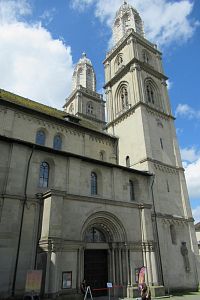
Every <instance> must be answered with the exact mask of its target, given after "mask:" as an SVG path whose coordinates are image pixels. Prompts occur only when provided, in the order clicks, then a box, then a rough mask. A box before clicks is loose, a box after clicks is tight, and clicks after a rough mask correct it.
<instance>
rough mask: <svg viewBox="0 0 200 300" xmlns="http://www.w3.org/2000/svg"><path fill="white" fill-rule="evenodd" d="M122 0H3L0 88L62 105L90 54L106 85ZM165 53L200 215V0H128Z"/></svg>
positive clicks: (199, 215)
mask: <svg viewBox="0 0 200 300" xmlns="http://www.w3.org/2000/svg"><path fill="white" fill-rule="evenodd" d="M122 2H123V1H121V0H74V1H71V0H42V1H41V0H0V40H1V43H0V66H1V76H0V88H2V89H5V90H9V91H12V92H14V93H16V94H19V95H22V96H25V97H28V98H30V99H33V100H36V101H39V102H41V103H44V104H47V105H50V106H54V107H57V108H62V105H63V104H64V102H65V98H66V97H67V96H68V95H69V93H70V91H71V76H72V72H73V67H74V64H75V63H76V62H77V61H78V60H79V58H80V56H81V53H82V52H86V54H87V56H88V57H89V58H90V59H91V61H92V63H93V66H94V68H95V71H96V75H97V91H99V92H100V91H102V86H103V84H104V70H103V65H102V61H103V60H104V58H105V54H106V51H107V50H108V49H109V47H110V46H109V45H111V35H112V32H111V25H112V20H113V18H114V15H115V12H116V10H117V9H118V8H119V6H120V4H122ZM128 2H129V3H130V4H132V5H134V7H135V8H136V9H137V10H138V12H139V13H140V15H141V17H142V19H143V20H144V27H145V31H146V37H147V38H148V39H150V40H151V41H152V42H154V43H157V44H158V46H159V49H160V50H161V51H162V52H163V64H164V70H165V74H166V75H167V76H168V77H169V95H170V100H171V105H172V110H173V114H174V115H175V116H176V122H175V125H176V128H177V136H178V139H179V143H180V148H181V154H182V160H183V164H184V167H185V170H186V173H185V174H186V179H187V183H188V190H189V195H190V201H191V205H192V208H193V214H194V217H195V220H196V221H200V134H199V131H200V99H199V97H200V93H199V86H200V75H199V70H200V59H199V53H200V2H199V1H198V0H196V1H190V0H179V1H178V0H177V1H168V0H129V1H128Z"/></svg>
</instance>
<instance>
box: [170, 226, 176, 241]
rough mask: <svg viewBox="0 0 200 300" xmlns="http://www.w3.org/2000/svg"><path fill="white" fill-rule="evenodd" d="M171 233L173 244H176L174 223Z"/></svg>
mask: <svg viewBox="0 0 200 300" xmlns="http://www.w3.org/2000/svg"><path fill="white" fill-rule="evenodd" d="M169 229H170V235H171V240H172V244H173V245H176V230H175V226H174V225H170V228H169Z"/></svg>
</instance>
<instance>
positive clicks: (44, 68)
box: [0, 0, 73, 108]
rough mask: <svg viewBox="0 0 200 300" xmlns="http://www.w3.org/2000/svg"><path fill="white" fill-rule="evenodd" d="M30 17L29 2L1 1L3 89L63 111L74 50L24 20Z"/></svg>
mask: <svg viewBox="0 0 200 300" xmlns="http://www.w3.org/2000/svg"><path fill="white" fill-rule="evenodd" d="M30 13H31V8H30V6H29V3H28V1H27V0H18V1H9V0H6V1H4V0H0V18H1V22H0V40H1V43H0V65H1V74H2V75H3V76H0V87H1V88H2V89H5V90H8V91H11V92H14V93H16V94H19V95H22V96H25V97H28V98H30V99H33V100H36V101H40V102H42V103H44V104H47V105H50V106H55V107H58V108H62V105H63V104H64V102H65V100H64V99H65V98H66V96H67V95H68V94H69V93H70V85H71V76H72V71H73V64H72V56H71V49H70V47H69V46H66V45H65V44H64V43H63V42H62V41H61V40H58V39H57V40H55V39H53V38H52V36H51V34H50V33H49V32H48V31H47V30H46V29H45V28H44V27H42V25H41V24H39V23H38V24H28V23H27V22H25V21H23V20H22V17H25V16H26V15H27V14H30Z"/></svg>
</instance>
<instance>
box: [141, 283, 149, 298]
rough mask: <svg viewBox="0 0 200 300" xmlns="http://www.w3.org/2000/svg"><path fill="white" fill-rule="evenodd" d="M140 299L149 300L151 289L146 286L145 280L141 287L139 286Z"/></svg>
mask: <svg viewBox="0 0 200 300" xmlns="http://www.w3.org/2000/svg"><path fill="white" fill-rule="evenodd" d="M141 299H142V300H151V291H150V289H149V288H148V287H147V285H146V283H145V282H144V283H143V284H142V288H141Z"/></svg>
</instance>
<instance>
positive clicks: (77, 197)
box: [43, 189, 152, 209]
mask: <svg viewBox="0 0 200 300" xmlns="http://www.w3.org/2000/svg"><path fill="white" fill-rule="evenodd" d="M52 196H55V197H63V198H64V200H66V201H68V200H69V201H71V200H72V201H78V202H84V203H86V202H87V203H96V204H97V203H98V204H104V205H111V206H120V207H128V208H136V209H141V208H142V209H143V208H146V209H151V208H152V205H151V204H148V203H143V202H141V201H140V202H137V200H135V202H128V201H126V202H125V201H119V200H115V199H108V198H102V197H101V196H100V195H97V196H96V197H91V196H90V195H88V196H81V195H74V194H69V193H67V192H60V191H57V190H53V189H51V190H49V191H48V192H46V193H45V194H44V196H43V197H44V199H46V198H49V197H52Z"/></svg>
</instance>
